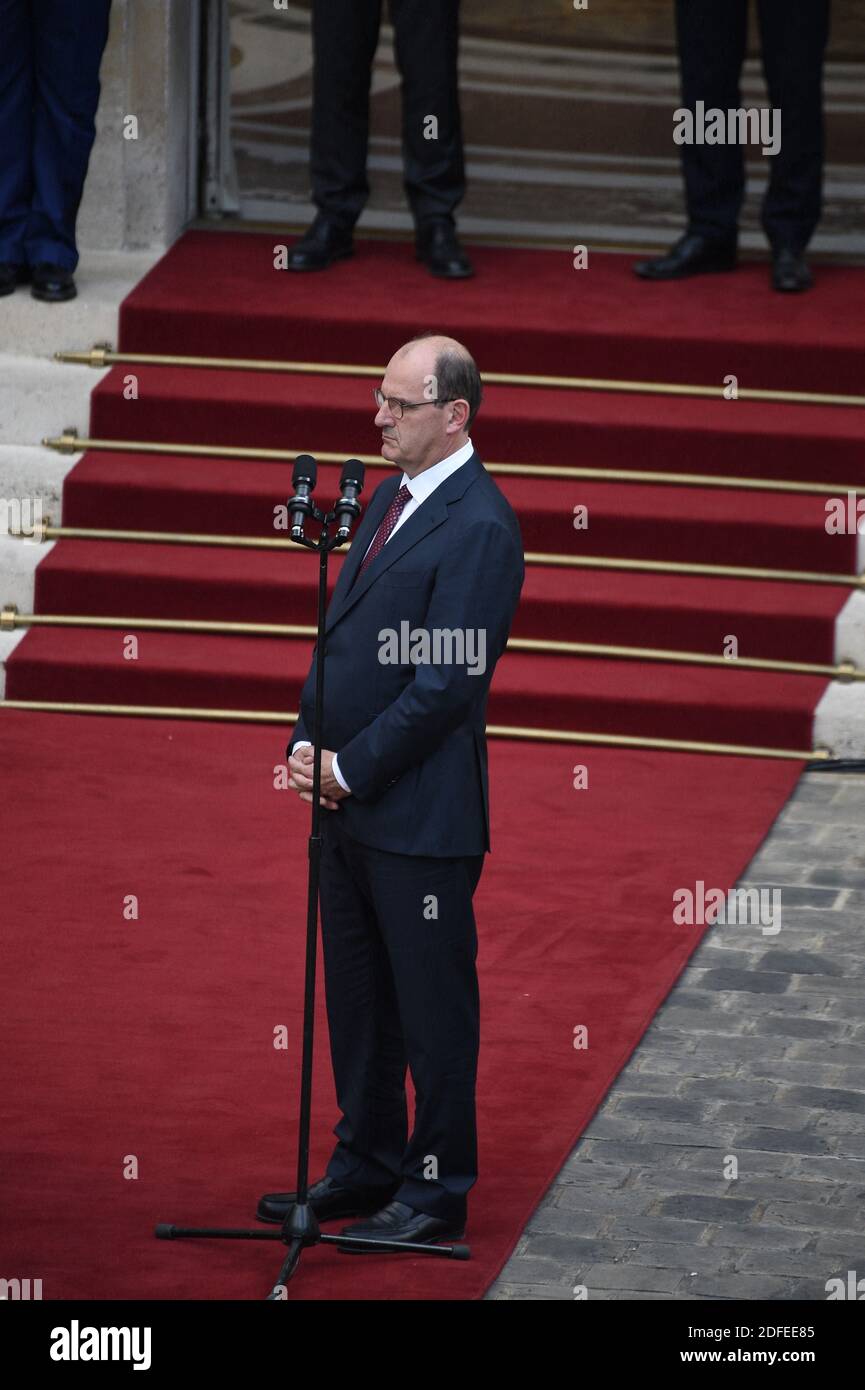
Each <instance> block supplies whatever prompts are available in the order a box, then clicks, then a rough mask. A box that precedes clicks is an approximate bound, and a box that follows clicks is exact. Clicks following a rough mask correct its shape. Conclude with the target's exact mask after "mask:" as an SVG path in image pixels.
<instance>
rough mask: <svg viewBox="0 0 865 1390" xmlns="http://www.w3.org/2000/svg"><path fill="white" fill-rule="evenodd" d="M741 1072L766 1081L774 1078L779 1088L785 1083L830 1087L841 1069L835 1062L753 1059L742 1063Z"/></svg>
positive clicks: (795, 1058)
mask: <svg viewBox="0 0 865 1390" xmlns="http://www.w3.org/2000/svg"><path fill="white" fill-rule="evenodd" d="M742 1071H743V1074H747V1075H749V1076H755V1077H760V1078H765V1079H767V1080H768V1079H770V1078H774V1079H775V1080H776V1081H777V1083H778V1086H779V1087H780V1086H781V1085H782V1083H783V1082H785V1081H791V1082H798V1083H800V1084H802V1085H808V1084H811V1085H817V1086H832V1085H835V1083H836V1082H837V1081H838V1079H839V1078H840V1076H841V1071H842V1068H841V1067H840V1066H839V1065H838V1064H837V1063H835V1062H823V1061H811V1060H810V1059H806V1058H804V1057H784V1058H777V1057H770V1058H769V1059H768V1060H767V1061H762V1060H761V1059H759V1058H756V1057H755V1058H753V1059H752V1060H750V1061H748V1062H743V1064H742Z"/></svg>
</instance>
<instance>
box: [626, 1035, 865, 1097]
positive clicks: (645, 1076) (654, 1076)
mask: <svg viewBox="0 0 865 1390" xmlns="http://www.w3.org/2000/svg"><path fill="white" fill-rule="evenodd" d="M832 1026H833V1027H840V1026H841V1025H840V1024H833V1025H832ZM681 1085H682V1082H681V1080H680V1079H679V1078H678V1077H676V1076H669V1075H666V1076H665V1075H664V1074H663V1073H662V1072H651V1071H637V1070H636V1069H635V1068H632V1067H626V1068H625V1070H624V1071H623V1072H622V1073H621V1075H620V1076H619V1078H618V1080H617V1081H616V1082H615V1083H614V1084H613V1086H612V1087H611V1088H610V1090H609V1092H608V1098H610V1099H612V1098H614V1097H615V1098H620V1097H621V1096H632V1095H648V1096H675V1095H676V1094H677V1092H678V1089H679V1087H680V1086H681Z"/></svg>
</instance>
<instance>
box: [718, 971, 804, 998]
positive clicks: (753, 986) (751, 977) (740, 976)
mask: <svg viewBox="0 0 865 1390" xmlns="http://www.w3.org/2000/svg"><path fill="white" fill-rule="evenodd" d="M819 978H821V979H822V978H823V977H822V976H820V977H819ZM789 987H790V976H789V975H785V974H783V973H782V972H781V971H777V972H776V971H767V970H707V971H705V973H704V974H703V976H702V978H701V979H700V988H701V989H707V990H708V989H718V990H731V991H738V990H741V991H742V992H743V993H745V994H785V993H786V991H787V990H788V989H789Z"/></svg>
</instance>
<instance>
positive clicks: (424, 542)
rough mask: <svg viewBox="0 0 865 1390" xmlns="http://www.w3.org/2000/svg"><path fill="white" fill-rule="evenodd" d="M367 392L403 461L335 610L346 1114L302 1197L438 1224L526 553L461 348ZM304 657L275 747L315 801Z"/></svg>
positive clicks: (328, 927) (335, 816) (474, 1035)
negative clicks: (499, 679) (295, 714)
mask: <svg viewBox="0 0 865 1390" xmlns="http://www.w3.org/2000/svg"><path fill="white" fill-rule="evenodd" d="M376 399H377V404H378V407H379V408H378V413H377V415H376V417H375V423H376V425H377V427H378V428H380V429H381V431H382V450H381V452H382V454H383V456H384V457H385V458H386V459H387V460H388V461H389V462H391V463H393V464H394V465H396V466H397V467H399V469H400V470H401V476H399V477H397V478H390V479H388V480H387V481H385V482H383V483H382V484H381V485H380V486H379V487H378V488H377V489H376V491H375V493H374V494H373V497H372V499H371V501H370V504H369V509H368V511H367V513H366V515H365V517H364V518H363V520H362V522H361V524H360V526H359V528H358V531H357V535H356V537H355V539H354V542H353V544H352V547H351V550H350V551H349V554H348V556H347V557H346V559H345V561H344V563H343V566H342V570H341V573H340V576H339V579H338V581H337V584H336V587H335V590H334V593H333V597H332V599H331V602H330V605H329V608H328V615H327V628H326V648H325V651H326V655H327V671H326V676H325V683H324V689H325V711H324V724H323V731H322V740H321V741H322V782H321V790H322V803H323V805H324V807H325V809H324V811H323V813H322V821H323V825H322V862H321V924H322V942H323V954H324V969H325V987H326V998H327V1014H328V1024H329V1030H330V1045H331V1058H332V1063H333V1071H334V1079H335V1082H336V1094H337V1100H338V1103H339V1107H340V1110H341V1112H342V1118H341V1119H340V1121H339V1123H338V1124H337V1126H336V1128H335V1130H334V1133H335V1134H336V1136H337V1140H338V1142H337V1145H336V1148H335V1149H334V1151H333V1154H332V1156H331V1159H330V1161H329V1163H328V1166H327V1171H326V1174H325V1176H324V1177H323V1178H322V1179H320V1180H319V1181H318V1182H316V1183H314V1184H313V1185H312V1186H311V1187H310V1191H309V1197H310V1203H311V1205H312V1207H313V1210H314V1211H315V1213H316V1215H317V1216H318V1217H319V1218H320V1219H323V1220H326V1219H328V1218H331V1219H332V1218H335V1217H345V1216H351V1215H359V1216H362V1217H365V1218H366V1219H365V1220H363V1221H361V1222H359V1223H357V1224H356V1225H353V1226H350V1227H346V1228H345V1231H348V1232H350V1233H351V1234H354V1235H370V1236H378V1237H379V1238H386V1239H388V1240H393V1239H396V1240H411V1241H432V1240H436V1239H439V1238H442V1237H446V1238H457V1237H459V1236H460V1235H462V1233H463V1228H464V1225H465V1219H466V1207H467V1203H466V1196H467V1193H468V1191H469V1189H470V1188H471V1187H472V1185H473V1184H474V1183H475V1181H476V1179H477V1131H476V1120H475V1080H476V1073H477V1058H478V1046H479V999H478V982H477V973H476V969H475V957H476V953H477V935H476V930H475V920H474V914H473V910H472V895H473V893H474V890H475V888H476V886H477V883H478V879H479V878H480V874H481V869H482V866H483V857H484V854H485V852H486V851H487V850H488V849H489V847H490V837H489V810H488V778H487V752H486V739H485V712H486V705H487V694H488V690H489V685H490V680H491V678H492V674H493V670H494V668H495V664H496V662H497V661H498V658H499V656H500V655H501V653H502V651H503V650H504V648H505V645H506V642H507V638H508V632H509V630H510V626H511V621H512V618H513V614H514V610H515V608H516V605H517V601H518V599H519V594H520V589H521V587H522V582H523V574H524V565H523V553H522V543H521V539H520V531H519V525H518V523H517V519H516V517H515V515H514V513H513V511H512V509H511V507H510V505H509V503H508V502H507V501H506V499H505V498H504V496H503V495H502V493H501V492H500V491H499V489H498V487H497V486H496V484H495V483H494V482H493V481H492V479H491V478H490V476H489V474H488V473H486V471H485V470H484V467H483V465H482V463H481V461H480V459H479V458H478V456H477V454H476V453H475V451H474V448H473V446H472V443H471V440H470V438H469V429H470V427H471V423H472V420H473V419H474V416H475V414H476V412H477V409H478V406H479V405H480V399H481V383H480V377H479V375H478V371H477V367H476V366H475V364H474V361H473V360H472V358H471V356H470V355H469V353H468V352H467V351H466V349H465V348H464V347H462V345H461V344H459V343H457V342H455V341H454V340H453V339H450V338H443V337H436V336H431V335H425V336H424V337H422V338H420V339H416V340H414V341H413V342H411V343H409V344H407V345H406V346H405V347H403V348H401V349H400V351H399V352H398V353H397V354H396V355H395V356H394V357H393V358H392V359H391V361H390V363H389V364H388V367H387V371H386V372H385V376H384V380H383V382H382V384H381V388H380V390H379V391H377V392H376ZM443 634H447V635H443ZM315 668H316V659H315V657H313V662H312V667H311V669H310V672H309V676H308V678H307V681H306V684H305V686H304V689H303V693H302V695H301V704H300V708H301V714H300V719H299V721H298V724H297V726H296V727H295V730H294V734H293V737H292V740H291V743H290V745H289V749H288V756H289V767H290V771H291V785H292V786H293V787H295V788H296V790H298V792H299V793H300V795H301V796H302V797H304V798H305V799H307V800H309V799H311V788H312V749H311V747H310V746H309V742H308V738H309V731H310V729H311V720H312V707H313V698H314V689H315ZM406 1065H408V1066H409V1068H410V1070H411V1076H412V1081H413V1083H414V1088H415V1123H414V1131H413V1133H412V1134H411V1137H410V1138H409V1135H408V1116H407V1106H406V1094H405V1075H406ZM293 1200H294V1194H293V1193H271V1194H268V1195H266V1196H265V1197H263V1198H262V1199H261V1201H260V1202H259V1206H258V1216H259V1217H260V1218H261V1219H263V1220H270V1221H279V1222H281V1221H282V1220H283V1219H284V1217H285V1214H286V1212H287V1210H288V1207H289V1205H290V1203H291V1202H292V1201H293ZM345 1231H344V1233H345Z"/></svg>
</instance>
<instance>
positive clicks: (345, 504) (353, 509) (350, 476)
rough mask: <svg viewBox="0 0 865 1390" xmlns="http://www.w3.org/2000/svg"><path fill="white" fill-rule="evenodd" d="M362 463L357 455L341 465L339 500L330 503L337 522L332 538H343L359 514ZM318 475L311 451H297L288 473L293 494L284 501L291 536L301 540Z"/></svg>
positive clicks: (311, 514) (312, 508)
mask: <svg viewBox="0 0 865 1390" xmlns="http://www.w3.org/2000/svg"><path fill="white" fill-rule="evenodd" d="M363 475H364V466H363V464H362V463H361V462H360V460H359V459H349V460H348V462H347V463H344V464H343V466H342V473H341V475H340V479H339V492H340V496H339V500H338V501H337V502H334V504H333V520H334V521H336V523H337V530H336V537H335V539H336V542H337V544H339V543H341V542H342V541H347V540H348V538H349V536H350V535H351V528H352V526H353V524H354V523H355V521H357V518H358V517H359V516H360V512H361V507H360V503H359V502H358V500H357V499H358V497H359V496H360V493H361V491H362V490H363ZM317 476H318V465H317V464H316V461H315V459H314V458H313V457H312V455H311V454H298V456H297V458H296V459H295V462H294V471H293V472H292V475H291V485H292V487H293V488H294V496H293V497H292V498H291V499H290V501H289V503H288V510H289V514H290V517H291V539H292V540H293V541H300V540H303V528H304V524H305V522H306V520H307V518H308V517H311V516H314V515H315V507H314V505H313V501H312V494H313V492H314V490H315V484H316V479H317Z"/></svg>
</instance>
